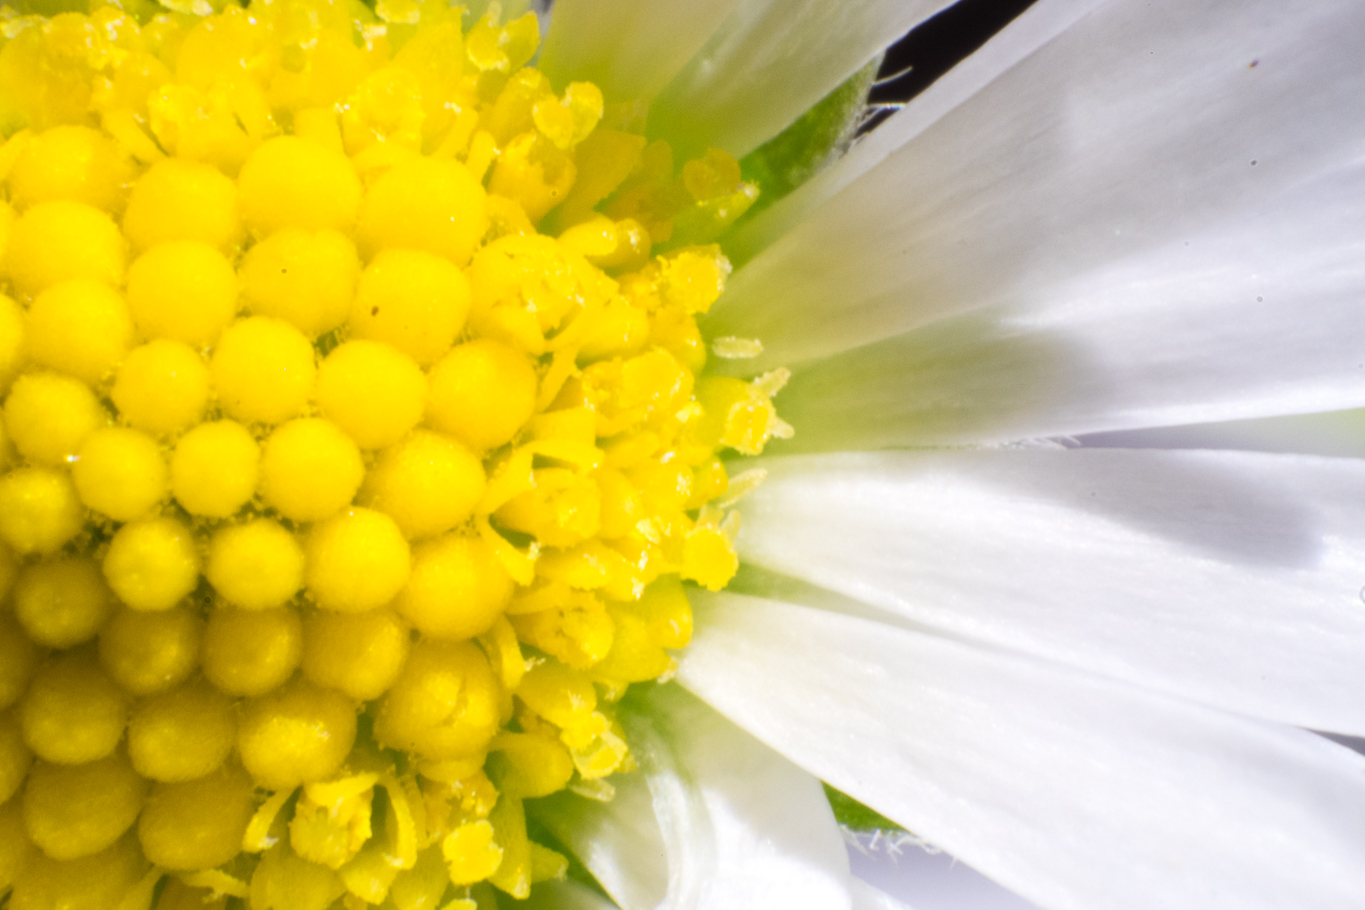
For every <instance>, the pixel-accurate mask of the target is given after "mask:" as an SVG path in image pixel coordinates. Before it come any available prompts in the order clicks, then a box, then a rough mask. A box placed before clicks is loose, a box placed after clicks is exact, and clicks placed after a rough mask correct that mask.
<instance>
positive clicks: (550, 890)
mask: <svg viewBox="0 0 1365 910" xmlns="http://www.w3.org/2000/svg"><path fill="white" fill-rule="evenodd" d="M517 907H519V908H521V910H617V907H616V905H615V904H613V903H612V902H611V901H608V900H605V899H604V898H603V897H602V896H601V895H599V894H597V893H596V892H595V891H593V890H592V889H590V888H586V887H584V886H583V885H580V884H578V883H577V882H571V881H565V882H554V881H550V882H538V883H537V884H536V886H535V887H534V888H532V889H531V897H530V899H529V900H527V901H526V902H525V903H518V904H517Z"/></svg>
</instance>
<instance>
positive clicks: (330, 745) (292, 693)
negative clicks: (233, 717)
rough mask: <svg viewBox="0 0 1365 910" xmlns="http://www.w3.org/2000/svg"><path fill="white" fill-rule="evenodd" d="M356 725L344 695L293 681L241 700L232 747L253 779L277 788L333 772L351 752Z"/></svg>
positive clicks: (310, 780)
mask: <svg viewBox="0 0 1365 910" xmlns="http://www.w3.org/2000/svg"><path fill="white" fill-rule="evenodd" d="M355 730H356V728H355V708H354V707H353V706H352V704H351V702H350V700H349V699H347V698H346V697H345V696H344V695H341V694H339V693H336V692H331V691H329V690H327V689H319V688H317V687H316V686H313V685H312V684H310V683H305V682H296V683H294V684H292V685H290V686H289V687H287V688H285V689H282V690H280V691H279V692H274V693H271V694H270V695H267V696H264V697H263V698H256V699H252V700H251V701H249V702H247V703H246V705H245V706H244V707H243V709H242V720H241V724H240V726H239V727H238V729H237V751H238V752H239V753H240V754H241V756H242V764H243V765H245V766H246V769H247V771H249V772H250V773H251V776H252V777H253V778H255V780H256V782H257V783H258V784H260V785H261V786H263V787H267V788H269V789H272V790H282V789H287V788H292V787H297V786H298V785H299V784H305V783H310V782H312V781H317V780H323V779H325V778H327V777H329V776H330V775H332V774H333V773H335V772H336V770H337V769H338V768H339V767H341V763H342V762H343V761H344V760H345V759H346V754H347V753H348V752H350V751H351V745H352V743H354V742H355Z"/></svg>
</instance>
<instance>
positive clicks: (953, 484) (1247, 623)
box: [739, 449, 1365, 733]
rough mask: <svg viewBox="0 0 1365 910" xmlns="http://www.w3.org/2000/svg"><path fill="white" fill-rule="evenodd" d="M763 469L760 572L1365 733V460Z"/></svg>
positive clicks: (1140, 678) (1033, 459) (1076, 660)
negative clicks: (765, 472)
mask: <svg viewBox="0 0 1365 910" xmlns="http://www.w3.org/2000/svg"><path fill="white" fill-rule="evenodd" d="M764 466H765V467H766V468H767V469H768V471H769V474H768V478H767V480H766V481H765V482H764V484H763V486H762V487H760V488H759V489H758V490H757V491H755V492H754V493H753V494H752V495H751V496H750V497H749V498H748V499H747V500H745V503H744V507H743V518H744V524H743V528H742V530H741V532H740V538H739V550H740V556H741V558H742V559H743V560H745V561H747V562H751V563H754V564H757V565H759V566H762V567H764V568H766V569H769V570H772V571H776V572H781V573H785V574H787V575H790V576H793V577H796V578H801V579H805V580H806V581H808V582H810V583H812V584H816V585H819V586H821V587H823V588H827V589H829V590H832V591H838V592H841V593H842V594H844V595H847V596H849V597H853V598H857V599H858V600H861V601H863V602H865V603H868V604H872V605H875V606H877V607H880V608H882V609H883V610H887V611H890V612H892V613H895V614H897V615H899V616H902V617H905V618H906V619H908V620H910V621H911V622H913V623H917V624H920V625H921V626H923V627H932V628H934V629H940V630H944V631H946V632H948V633H950V634H953V635H955V636H961V637H963V638H970V639H974V640H977V641H981V642H985V643H989V644H991V645H995V646H999V647H1004V648H1010V649H1014V650H1018V651H1023V652H1026V653H1029V654H1034V655H1038V656H1041V657H1046V658H1050V659H1052V660H1056V661H1059V662H1062V663H1066V664H1069V665H1071V666H1075V667H1080V668H1084V669H1086V670H1090V671H1093V672H1096V673H1101V674H1104V675H1107V676H1111V677H1115V678H1118V679H1123V680H1127V681H1129V682H1133V683H1136V684H1139V685H1142V686H1147V687H1151V688H1154V689H1159V690H1161V691H1164V692H1167V693H1170V694H1172V695H1176V696H1179V697H1185V698H1191V699H1195V700H1198V701H1202V702H1205V703H1207V704H1211V705H1215V706H1218V707H1223V708H1228V709H1230V710H1234V711H1240V712H1244V713H1247V714H1252V715H1256V716H1261V717H1267V718H1271V719H1275V720H1282V721H1286V722H1289V723H1292V724H1296V725H1299V726H1306V727H1312V728H1315V729H1323V730H1335V731H1340V732H1348V733H1365V697H1362V694H1365V660H1362V659H1361V656H1362V655H1365V604H1362V603H1361V587H1362V585H1365V524H1363V523H1362V522H1361V518H1360V517H1361V515H1365V461H1357V460H1345V459H1341V460H1337V459H1319V458H1313V457H1308V456H1288V455H1262V454H1255V453H1240V452H1160V451H1124V450H1105V449H1075V450H1041V449H1018V450H993V451H975V452H967V451H959V452H935V453H884V454H877V455H835V456H821V457H804V458H777V459H771V460H769V461H765V462H764ZM818 605H820V606H825V607H833V608H835V609H843V608H842V606H841V605H838V604H830V603H821V604H818Z"/></svg>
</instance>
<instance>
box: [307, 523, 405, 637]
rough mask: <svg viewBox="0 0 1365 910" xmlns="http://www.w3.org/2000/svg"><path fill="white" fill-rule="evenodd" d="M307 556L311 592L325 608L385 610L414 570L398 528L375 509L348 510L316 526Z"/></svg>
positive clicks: (308, 582)
mask: <svg viewBox="0 0 1365 910" xmlns="http://www.w3.org/2000/svg"><path fill="white" fill-rule="evenodd" d="M306 552H307V567H306V569H305V580H306V582H307V585H308V592H309V593H310V594H312V595H313V599H314V600H315V601H317V604H318V606H320V607H322V608H323V609H325V610H338V611H341V612H343V613H362V612H364V611H366V610H373V609H375V608H376V607H382V606H383V605H384V604H386V603H388V602H389V601H390V600H391V599H392V598H393V596H394V595H395V594H397V593H398V592H399V591H400V590H401V589H402V587H403V585H404V584H406V583H407V580H408V574H409V572H410V571H411V552H410V550H409V548H408V542H407V541H406V540H405V539H404V538H403V535H402V533H401V532H400V531H399V530H398V525H397V524H395V523H394V521H393V519H392V518H390V517H389V516H387V515H385V514H384V513H382V512H376V511H374V510H373V509H360V508H355V509H347V510H346V511H344V512H342V513H341V514H339V515H336V516H334V517H332V518H329V519H327V520H326V521H323V522H319V523H318V524H316V525H314V526H313V529H312V531H311V532H310V533H309V535H308V542H307V546H306Z"/></svg>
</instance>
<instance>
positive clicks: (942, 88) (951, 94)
mask: <svg viewBox="0 0 1365 910" xmlns="http://www.w3.org/2000/svg"><path fill="white" fill-rule="evenodd" d="M1103 2H1105V0H1041V2H1035V3H1034V4H1033V5H1032V6H1030V7H1029V8H1028V9H1027V10H1025V11H1024V12H1023V13H1021V14H1020V15H1019V16H1018V17H1017V18H1016V19H1014V20H1013V21H1012V22H1010V23H1009V25H1007V26H1005V27H1004V28H1003V29H1001V30H1000V31H999V32H998V33H996V34H995V35H994V36H992V37H991V39H990V40H989V41H987V42H986V43H985V44H984V45H983V46H982V47H981V48H980V49H979V50H977V51H975V52H974V53H972V54H971V55H970V56H968V57H967V59H965V60H963V61H962V62H961V63H959V64H958V65H957V66H955V67H953V68H952V69H951V70H949V71H948V72H947V73H945V74H944V75H942V76H941V77H939V78H938V79H937V80H935V81H934V83H933V84H932V85H930V86H929V87H928V88H926V89H925V90H924V91H923V92H921V93H920V94H918V95H916V96H915V97H914V98H912V99H911V100H910V102H909V103H908V104H907V105H906V106H905V108H904V109H903V110H901V111H899V112H898V113H896V114H894V115H893V116H891V117H889V118H887V120H886V122H884V123H883V124H882V125H881V126H879V127H877V128H876V129H875V130H873V131H872V132H871V133H869V134H868V135H867V136H865V137H864V138H863V139H861V140H859V141H858V143H857V144H856V145H855V146H853V148H852V149H851V150H849V152H848V154H847V155H845V156H844V157H842V158H840V159H839V160H838V161H835V162H834V163H833V164H831V165H830V166H829V167H826V168H825V169H824V170H823V171H821V172H820V173H818V174H816V175H815V176H814V177H812V178H811V179H810V180H808V181H806V182H805V183H804V184H802V185H801V186H800V187H798V188H797V189H796V190H794V191H793V192H791V193H790V194H788V195H787V196H785V197H783V198H782V199H781V200H780V201H779V202H777V203H776V204H774V205H772V206H771V207H769V208H767V209H765V210H764V211H763V212H761V213H760V214H759V215H758V216H757V217H755V218H754V219H753V220H752V221H750V222H749V223H748V224H746V225H744V226H743V227H741V228H739V229H738V230H736V231H734V232H733V233H731V234H727V235H726V237H725V252H726V254H727V255H729V256H730V258H731V259H734V260H736V261H747V260H749V259H752V258H753V257H754V256H755V255H757V254H758V253H759V252H760V251H761V250H762V249H763V248H765V247H767V246H768V245H769V244H771V243H772V242H773V241H775V240H776V239H777V238H779V237H781V236H782V235H783V234H785V233H787V231H789V230H791V229H792V228H793V227H794V226H795V225H797V224H799V223H800V222H801V221H803V220H805V219H806V218H807V217H809V215H810V213H811V212H812V211H814V210H815V209H816V208H817V207H818V206H820V205H821V204H822V203H824V202H825V201H826V200H828V199H830V198H831V197H832V196H834V195H835V194H837V193H838V192H839V191H840V190H842V189H843V188H844V187H846V186H848V185H849V184H851V183H853V181H855V180H857V179H858V178H859V177H861V176H862V175H863V174H865V173H867V172H868V171H869V170H871V169H872V168H873V167H875V166H876V165H878V164H880V163H881V162H882V161H884V160H885V159H886V158H887V156H888V155H890V154H891V153H892V152H894V151H896V150H897V149H899V148H900V147H901V146H903V145H905V144H906V143H907V142H909V141H910V140H912V139H914V138H915V137H917V136H919V135H920V134H921V133H923V132H924V131H925V130H927V129H928V128H929V127H931V126H933V125H934V124H935V123H937V122H938V121H939V120H941V119H942V118H943V117H944V116H945V115H947V114H948V113H949V112H950V111H952V110H953V109H955V108H956V107H958V106H959V105H960V104H962V103H963V102H965V101H966V100H967V99H968V98H970V97H972V96H973V95H975V94H976V93H977V92H979V91H981V90H982V89H983V88H985V87H986V86H987V85H989V84H990V83H991V82H993V81H994V80H995V79H996V78H997V77H998V76H1000V74H1002V73H1004V72H1005V71H1006V70H1008V69H1010V68H1011V67H1013V66H1014V65H1015V64H1017V63H1018V62H1019V61H1021V60H1023V59H1024V58H1025V57H1027V56H1029V55H1030V54H1032V53H1033V52H1034V51H1036V50H1037V49H1038V48H1040V47H1042V46H1043V45H1044V44H1047V43H1048V42H1049V41H1051V40H1052V39H1053V38H1055V37H1057V36H1058V35H1060V34H1061V33H1062V32H1064V31H1066V30H1067V29H1068V28H1070V27H1071V26H1072V25H1074V24H1075V22H1076V20H1078V19H1080V18H1081V16H1083V15H1085V14H1086V13H1088V12H1089V11H1090V10H1091V9H1093V8H1094V7H1096V6H1098V5H1099V4H1101V3H1103ZM823 217H829V216H828V215H825V216H823Z"/></svg>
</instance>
